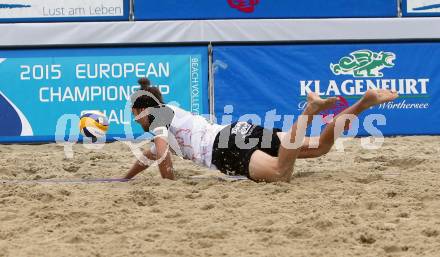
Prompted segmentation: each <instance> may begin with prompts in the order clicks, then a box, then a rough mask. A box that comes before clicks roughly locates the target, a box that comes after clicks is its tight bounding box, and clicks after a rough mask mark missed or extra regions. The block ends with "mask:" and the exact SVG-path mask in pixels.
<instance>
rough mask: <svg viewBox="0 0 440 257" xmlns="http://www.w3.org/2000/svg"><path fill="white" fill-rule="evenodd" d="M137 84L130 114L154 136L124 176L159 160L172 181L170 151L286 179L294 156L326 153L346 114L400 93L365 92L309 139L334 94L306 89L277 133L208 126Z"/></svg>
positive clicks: (227, 169)
mask: <svg viewBox="0 0 440 257" xmlns="http://www.w3.org/2000/svg"><path fill="white" fill-rule="evenodd" d="M139 84H140V85H141V89H140V90H138V91H137V92H135V93H134V94H133V95H132V98H131V103H132V112H133V115H134V116H135V120H136V122H138V123H139V124H140V125H141V126H142V128H143V129H144V130H145V131H149V132H151V133H153V134H154V135H155V137H154V140H153V141H154V144H153V146H152V147H151V148H150V149H149V150H145V151H144V157H145V158H144V160H137V161H136V162H135V163H134V165H133V166H132V167H131V169H130V170H129V172H128V173H127V174H126V176H125V178H127V179H130V178H133V177H134V176H136V175H137V174H138V173H140V172H142V171H143V170H145V169H147V168H148V166H149V165H150V162H148V161H145V160H158V159H160V161H159V162H158V166H159V171H160V173H161V176H162V177H163V178H167V179H174V178H175V177H174V173H173V165H172V161H171V151H172V152H173V153H175V154H178V155H180V156H182V157H183V158H185V159H188V160H192V161H193V162H195V163H197V164H199V165H202V166H205V167H208V168H211V169H217V170H220V171H221V172H222V173H225V174H228V175H242V176H246V177H248V178H249V179H252V180H254V181H265V182H275V181H287V182H288V181H290V179H291V177H292V173H293V167H294V164H295V160H296V159H298V158H314V157H319V156H322V155H324V154H326V153H328V152H329V150H330V149H331V147H332V146H333V144H334V142H335V140H336V139H337V137H338V136H340V135H341V134H342V133H343V131H344V129H347V128H348V126H349V123H350V119H347V118H346V117H347V116H348V115H350V117H354V116H357V115H359V114H360V113H361V112H363V111H364V110H366V109H368V108H370V107H372V106H375V105H378V104H381V103H385V102H389V101H392V100H394V99H396V98H397V97H398V94H397V92H395V91H391V90H386V89H377V90H368V91H367V92H366V93H365V94H364V96H363V97H362V98H361V99H360V100H359V101H358V102H357V103H355V104H354V105H352V106H350V107H348V108H347V109H345V110H344V111H342V112H341V113H340V114H338V115H337V116H336V117H334V118H333V121H332V122H331V123H329V124H327V125H326V127H325V128H324V130H323V132H322V134H321V135H320V137H319V138H309V137H306V136H305V131H306V129H307V127H308V126H309V125H310V124H311V122H312V119H313V115H318V114H319V113H321V112H323V111H325V110H327V109H330V108H332V107H333V106H334V105H335V104H336V103H337V101H338V98H337V97H330V98H327V99H321V98H320V97H319V96H318V95H317V94H315V93H309V94H308V97H307V106H306V108H305V109H304V111H303V113H302V115H300V116H299V118H298V120H297V121H296V122H295V123H294V124H293V126H292V127H291V128H290V130H289V131H288V132H281V131H280V130H278V129H270V130H269V129H265V128H263V127H260V126H256V125H253V124H250V123H247V122H238V123H233V124H230V125H218V124H211V123H210V122H209V121H208V120H206V119H205V118H204V117H202V116H198V115H193V114H192V113H190V112H187V111H185V110H183V109H181V108H179V107H175V106H172V105H167V104H165V103H164V102H163V99H162V95H161V93H160V91H159V89H157V88H155V87H151V86H150V81H149V80H148V79H146V78H143V79H140V80H139ZM341 121H342V126H341ZM313 139H316V140H315V141H313ZM312 142H318V143H319V144H317V145H315V144H312ZM169 149H170V150H171V151H169Z"/></svg>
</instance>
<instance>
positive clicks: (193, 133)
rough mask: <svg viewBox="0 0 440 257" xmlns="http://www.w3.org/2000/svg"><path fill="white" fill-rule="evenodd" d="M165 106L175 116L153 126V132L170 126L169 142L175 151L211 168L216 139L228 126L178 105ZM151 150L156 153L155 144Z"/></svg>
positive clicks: (155, 132)
mask: <svg viewBox="0 0 440 257" xmlns="http://www.w3.org/2000/svg"><path fill="white" fill-rule="evenodd" d="M165 106H166V107H169V108H170V109H171V110H172V111H173V112H174V116H173V117H172V120H171V122H170V123H169V122H167V123H169V124H166V126H159V127H156V128H153V130H152V132H153V133H154V134H159V133H160V130H163V129H167V128H168V143H169V145H170V148H171V149H172V151H173V152H175V153H176V154H177V155H179V156H181V157H183V158H184V159H187V160H192V161H193V162H195V163H197V164H200V165H203V166H206V167H208V168H211V167H212V166H213V165H212V149H213V145H214V140H215V138H216V136H217V134H218V133H219V132H220V130H222V129H223V128H224V127H226V126H221V125H218V124H211V123H210V122H209V121H208V120H207V119H205V118H204V117H202V116H199V115H194V114H192V113H190V112H188V111H185V110H183V109H181V108H179V107H176V106H172V105H165ZM151 151H152V152H153V153H154V154H156V148H155V147H154V146H153V147H152V149H151ZM212 168H214V167H212Z"/></svg>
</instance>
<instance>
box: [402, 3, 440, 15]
mask: <svg viewBox="0 0 440 257" xmlns="http://www.w3.org/2000/svg"><path fill="white" fill-rule="evenodd" d="M402 9H403V16H440V1H439V0H403V5H402Z"/></svg>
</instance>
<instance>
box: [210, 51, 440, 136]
mask: <svg viewBox="0 0 440 257" xmlns="http://www.w3.org/2000/svg"><path fill="white" fill-rule="evenodd" d="M439 60H440V44H439V43H381V44H377V43H375V44H326V45H318V44H315V45H278V46H217V47H214V67H215V113H216V116H217V119H218V122H222V115H223V114H224V113H225V110H224V106H226V105H233V107H234V109H233V112H232V115H233V118H232V119H233V120H237V119H238V118H239V117H240V116H241V115H244V114H257V115H258V116H259V117H261V118H263V122H262V123H261V124H264V117H265V114H266V112H268V111H270V110H274V109H276V113H277V114H278V115H295V119H296V118H297V115H299V114H300V112H301V111H302V109H303V108H304V106H305V105H304V104H305V101H306V95H307V92H308V91H314V92H317V93H319V94H320V95H321V96H322V97H327V96H333V95H338V96H342V97H343V98H342V99H343V101H341V103H340V105H338V106H337V108H335V109H334V110H332V111H331V112H334V113H338V112H340V111H341V110H342V109H343V108H345V107H346V106H347V105H351V104H353V103H354V102H355V101H357V100H358V99H359V98H360V97H361V96H362V95H363V93H364V92H365V90H366V89H367V88H370V87H379V88H394V89H396V90H397V91H399V93H400V98H399V99H397V100H395V101H394V102H392V103H389V104H385V105H381V106H377V107H375V108H373V109H371V110H368V111H366V112H365V113H364V114H363V115H362V116H361V117H360V121H361V122H364V121H365V117H366V115H368V114H381V115H384V116H385V117H386V125H385V126H384V125H378V124H376V125H375V127H377V128H378V129H380V130H381V131H382V133H383V134H384V135H413V134H440V86H439V85H440V73H439V72H438V71H439V70H440V62H439ZM226 112H230V110H227V111H226ZM327 114H331V113H327ZM327 114H326V113H323V115H327ZM289 119H290V121H289ZM291 120H292V119H291V117H290V118H289V117H283V121H286V122H287V125H286V124H285V126H283V121H278V122H276V123H275V127H279V128H282V127H284V128H285V129H286V128H288V127H289V126H290V124H291ZM362 127H363V126H362V124H361V129H360V131H359V134H358V135H369V134H372V132H374V131H372V130H368V131H366V130H365V129H364V128H362Z"/></svg>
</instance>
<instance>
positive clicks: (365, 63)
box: [330, 50, 396, 78]
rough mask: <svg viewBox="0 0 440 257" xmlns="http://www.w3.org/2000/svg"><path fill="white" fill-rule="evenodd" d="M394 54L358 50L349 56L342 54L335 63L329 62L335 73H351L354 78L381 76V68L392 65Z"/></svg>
mask: <svg viewBox="0 0 440 257" xmlns="http://www.w3.org/2000/svg"><path fill="white" fill-rule="evenodd" d="M395 59H396V55H395V54H394V53H391V52H379V53H375V52H373V51H370V50H358V51H355V52H352V53H351V54H350V56H344V57H342V58H341V60H339V63H337V64H333V63H331V64H330V69H331V71H332V72H333V74H335V75H342V74H344V75H353V77H356V78H359V77H360V78H369V77H379V78H380V77H383V73H381V72H380V71H381V70H382V69H383V68H392V67H394V63H393V61H394V60H395Z"/></svg>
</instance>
